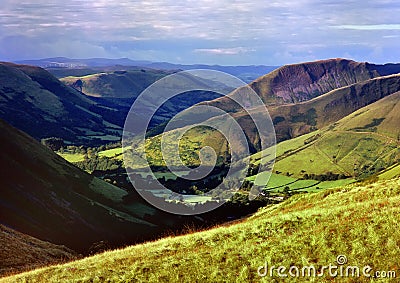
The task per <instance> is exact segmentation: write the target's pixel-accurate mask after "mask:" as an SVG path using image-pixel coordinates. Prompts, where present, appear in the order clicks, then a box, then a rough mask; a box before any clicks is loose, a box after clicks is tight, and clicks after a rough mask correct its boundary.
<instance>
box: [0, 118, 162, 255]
mask: <svg viewBox="0 0 400 283" xmlns="http://www.w3.org/2000/svg"><path fill="white" fill-rule="evenodd" d="M0 129H1V130H0V143H1V145H2V152H1V154H0V155H1V159H0V166H1V170H0V172H1V173H0V175H1V178H0V187H1V190H0V199H1V201H0V223H2V224H5V225H7V226H9V227H12V228H14V229H16V230H18V231H20V232H23V233H26V234H29V235H31V236H34V237H37V238H39V239H42V240H46V241H50V242H52V243H56V244H63V245H66V246H68V247H70V248H73V249H75V250H79V251H84V252H86V251H87V250H88V249H89V247H90V246H91V245H92V244H93V243H94V242H98V241H108V242H109V243H110V244H111V245H112V244H120V243H128V242H134V241H136V240H140V239H143V238H146V237H149V236H153V233H159V232H160V230H159V229H158V224H160V225H162V221H163V219H162V218H160V219H158V221H155V222H157V224H154V223H151V221H152V220H150V222H148V221H145V220H143V218H144V217H145V215H148V216H151V215H153V214H156V211H155V210H154V209H153V208H152V207H149V206H146V205H144V203H143V202H137V201H136V202H133V203H131V204H130V205H129V204H126V203H125V202H124V200H123V198H124V197H125V196H126V195H127V192H126V191H124V190H121V189H119V188H117V187H114V186H112V185H110V184H108V183H105V182H104V181H101V180H99V179H97V178H95V177H93V176H91V175H89V174H86V173H84V172H83V171H81V170H80V169H78V168H77V167H75V166H74V165H72V164H70V163H68V162H66V161H65V160H64V159H63V158H61V157H60V156H58V155H56V154H55V153H53V152H51V151H50V150H49V149H47V148H46V147H44V146H42V145H40V144H39V143H38V142H36V141H35V140H34V139H32V138H31V137H29V136H27V135H26V134H24V133H22V132H20V131H18V130H16V129H15V128H12V127H11V126H9V125H7V124H6V123H5V122H3V121H0ZM166 219H168V217H166Z"/></svg>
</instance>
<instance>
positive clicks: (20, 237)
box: [0, 224, 77, 276]
mask: <svg viewBox="0 0 400 283" xmlns="http://www.w3.org/2000/svg"><path fill="white" fill-rule="evenodd" d="M0 245H1V250H0V276H2V275H6V274H9V273H16V272H22V271H26V270H31V269H34V268H38V267H42V266H47V265H49V264H55V263H57V262H63V261H70V260H73V259H76V258H77V254H76V253H75V252H74V251H72V250H70V249H68V248H66V247H64V246H58V245H54V244H51V243H48V242H44V241H41V240H39V239H36V238H34V237H31V236H28V235H25V234H23V233H20V232H17V231H15V230H13V229H10V228H8V227H6V226H4V225H1V224H0Z"/></svg>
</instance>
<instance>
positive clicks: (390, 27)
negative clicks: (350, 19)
mask: <svg viewBox="0 0 400 283" xmlns="http://www.w3.org/2000/svg"><path fill="white" fill-rule="evenodd" d="M330 27H331V28H334V29H350V30H371V31H373V30H400V24H375V25H338V26H330Z"/></svg>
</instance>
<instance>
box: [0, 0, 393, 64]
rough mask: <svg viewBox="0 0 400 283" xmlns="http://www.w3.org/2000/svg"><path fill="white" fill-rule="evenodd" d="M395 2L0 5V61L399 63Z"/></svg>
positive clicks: (22, 0) (82, 0) (59, 0)
mask: <svg viewBox="0 0 400 283" xmlns="http://www.w3.org/2000/svg"><path fill="white" fill-rule="evenodd" d="M399 15H400V1H398V0H375V1H369V0H321V1H318V0H282V1H275V0H270V1H261V0H243V1H235V0H233V1H225V0H222V1H218V0H214V1H212V0H186V1H178V0H145V1H141V0H138V1H130V0H121V1H108V0H98V1H92V0H53V1H43V0H37V1H32V0H29V1H27V0H1V6H0V60H1V61H16V60H22V59H39V58H48V57H58V56H63V57H70V58H93V57H103V58H130V59H132V60H150V61H157V62H160V61H161V62H171V63H182V64H194V63H204V64H220V65H252V64H256V65H261V64H262V65H274V66H276V65H283V64H288V63H297V62H304V61H313V60H318V59H327V58H339V57H340V58H348V59H353V60H356V61H368V62H372V63H386V62H396V63H397V62H400V48H399V45H400V16H399Z"/></svg>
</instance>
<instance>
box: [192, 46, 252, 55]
mask: <svg viewBox="0 0 400 283" xmlns="http://www.w3.org/2000/svg"><path fill="white" fill-rule="evenodd" d="M254 51H255V49H251V48H245V47H234V48H198V49H195V50H194V52H199V53H208V54H214V55H238V54H242V53H248V52H254Z"/></svg>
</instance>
